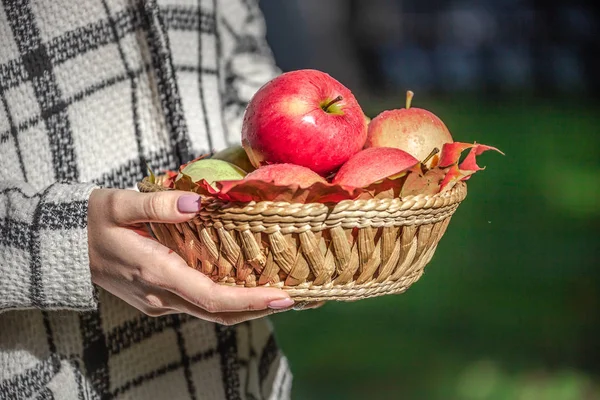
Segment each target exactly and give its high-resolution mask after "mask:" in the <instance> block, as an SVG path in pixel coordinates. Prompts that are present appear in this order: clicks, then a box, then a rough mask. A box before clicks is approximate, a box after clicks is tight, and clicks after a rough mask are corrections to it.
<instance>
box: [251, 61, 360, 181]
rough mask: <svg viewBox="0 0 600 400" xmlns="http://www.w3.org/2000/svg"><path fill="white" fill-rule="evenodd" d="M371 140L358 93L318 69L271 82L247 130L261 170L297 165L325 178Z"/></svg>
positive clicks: (256, 101)
mask: <svg viewBox="0 0 600 400" xmlns="http://www.w3.org/2000/svg"><path fill="white" fill-rule="evenodd" d="M338 97H341V99H338ZM336 99H337V101H336ZM330 103H332V104H330ZM328 104H330V105H329V106H328V107H327V109H325V108H326V106H327V105H328ZM366 138H367V122H366V120H365V117H364V114H363V111H362V109H361V107H360V105H359V104H358V102H357V100H356V98H355V97H354V95H353V94H352V92H351V91H350V90H349V89H348V88H346V87H345V86H344V85H342V84H341V83H340V82H339V81H337V80H335V79H334V78H332V77H331V76H330V75H328V74H326V73H324V72H321V71H317V70H298V71H291V72H287V73H284V74H282V75H280V76H278V77H276V78H274V79H272V80H271V81H269V82H268V83H267V84H265V85H264V86H263V87H262V88H261V89H259V91H258V92H257V93H256V94H255V95H254V97H253V98H252V100H251V101H250V103H249V104H248V107H247V108H246V112H245V114H244V121H243V125H242V145H243V146H244V149H245V150H246V152H247V153H248V157H249V158H250V161H251V162H252V164H253V165H254V166H255V167H257V168H258V167H260V166H262V165H268V164H278V163H291V164H296V165H301V166H304V167H307V168H310V169H311V170H313V171H315V172H317V173H318V174H320V175H327V174H329V173H330V172H332V171H334V170H335V169H337V168H338V167H339V166H341V165H342V164H343V163H344V162H345V161H347V160H348V159H349V158H350V157H351V156H352V155H354V154H355V153H357V152H358V151H360V150H361V149H362V148H363V146H364V144H365V141H366Z"/></svg>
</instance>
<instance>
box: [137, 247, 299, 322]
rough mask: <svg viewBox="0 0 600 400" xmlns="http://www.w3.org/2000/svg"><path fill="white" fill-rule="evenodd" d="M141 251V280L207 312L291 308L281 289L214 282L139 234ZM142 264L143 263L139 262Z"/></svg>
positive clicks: (287, 297) (177, 256)
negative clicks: (141, 243)
mask: <svg viewBox="0 0 600 400" xmlns="http://www.w3.org/2000/svg"><path fill="white" fill-rule="evenodd" d="M139 240H142V241H143V247H142V246H140V248H143V250H144V251H143V252H142V253H143V254H146V255H150V257H148V256H146V257H143V256H142V257H138V258H137V259H136V263H140V265H139V266H138V269H139V270H141V271H142V270H143V271H148V272H147V274H149V275H147V276H146V278H145V279H144V280H145V281H148V282H150V283H152V284H153V285H155V286H160V287H162V288H164V289H166V290H168V291H170V292H172V293H174V294H176V295H177V296H179V297H181V298H183V299H185V300H186V301H187V302H190V303H192V304H194V305H196V306H197V307H200V308H202V309H204V310H206V311H208V312H211V313H218V312H241V311H255V310H264V309H267V308H270V309H282V308H288V307H291V306H292V305H293V304H294V301H293V300H292V299H290V296H289V295H288V294H287V293H286V292H284V291H283V290H281V289H276V288H240V287H233V286H224V285H219V284H216V283H214V282H213V281H212V280H211V279H210V278H209V277H207V276H206V275H204V274H203V273H202V272H200V271H197V270H195V269H193V268H190V267H189V266H188V265H187V264H186V263H185V261H184V260H183V259H182V258H181V257H180V256H179V255H177V254H176V253H174V252H171V251H168V249H167V248H166V247H165V246H163V245H162V244H160V243H158V242H156V241H154V240H151V239H148V238H143V237H139ZM144 263H146V264H147V265H143V264H144Z"/></svg>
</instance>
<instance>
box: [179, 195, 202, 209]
mask: <svg viewBox="0 0 600 400" xmlns="http://www.w3.org/2000/svg"><path fill="white" fill-rule="evenodd" d="M177 209H179V211H181V212H183V213H195V212H197V211H198V210H199V209H200V196H198V195H197V194H185V195H183V196H181V197H180V198H179V199H177Z"/></svg>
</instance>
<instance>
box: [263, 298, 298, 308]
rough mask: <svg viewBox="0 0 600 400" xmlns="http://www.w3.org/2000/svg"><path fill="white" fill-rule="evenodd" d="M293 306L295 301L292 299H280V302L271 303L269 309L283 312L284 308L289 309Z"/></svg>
mask: <svg viewBox="0 0 600 400" xmlns="http://www.w3.org/2000/svg"><path fill="white" fill-rule="evenodd" d="M292 305H294V300H292V299H279V300H273V301H272V302H270V303H269V308H272V309H275V310H281V309H282V308H288V307H291V306H292Z"/></svg>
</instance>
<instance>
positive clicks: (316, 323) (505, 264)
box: [273, 98, 600, 400]
mask: <svg viewBox="0 0 600 400" xmlns="http://www.w3.org/2000/svg"><path fill="white" fill-rule="evenodd" d="M415 100H416V101H415V102H414V103H413V106H414V107H424V108H428V109H429V110H431V111H433V112H435V113H436V114H437V115H439V116H440V117H441V118H442V119H443V120H444V121H445V122H446V124H447V125H448V127H449V128H450V130H451V132H452V133H453V135H454V137H455V140H458V141H466V142H469V141H470V142H472V141H478V142H481V143H485V144H489V145H493V146H496V147H498V148H500V149H501V150H503V151H504V152H505V153H506V156H505V157H502V156H500V155H497V154H492V153H486V154H485V155H483V156H482V157H481V161H482V163H483V164H484V165H487V166H488V168H487V169H486V170H485V171H482V172H480V173H478V174H477V175H476V176H475V177H474V178H473V179H472V180H471V181H470V183H469V195H468V197H467V200H466V201H465V202H464V203H463V204H462V205H461V207H460V208H459V209H458V211H457V212H456V214H455V216H454V218H453V220H452V223H451V224H450V227H449V229H448V232H447V233H446V235H445V237H444V238H443V240H442V242H441V243H440V245H439V247H438V250H437V252H436V255H435V257H434V259H433V260H432V262H431V263H430V264H429V265H428V267H427V268H426V273H425V275H424V276H423V278H422V279H421V280H420V281H419V282H417V283H416V284H415V285H414V286H413V287H412V288H411V289H410V290H408V292H406V293H405V294H402V295H399V296H386V297H381V298H376V299H370V300H364V301H360V302H356V303H351V304H327V305H326V306H325V307H323V308H321V309H318V310H311V311H305V312H291V313H285V314H281V315H277V316H275V317H274V318H273V321H274V323H275V326H276V329H277V337H278V340H279V343H280V344H281V346H282V348H283V350H284V352H285V353H286V354H287V356H288V358H289V359H290V362H291V365H292V368H293V372H294V375H295V380H294V396H293V398H294V399H311V400H318V399H365V398H368V399H371V400H375V399H431V400H436V399H444V400H451V399H466V400H469V399H490V400H495V399H498V400H503V399H542V400H543V399H549V400H570V399H588V398H589V399H600V386H599V385H598V384H597V383H596V384H594V382H598V381H600V345H599V343H600V342H599V341H598V340H597V338H598V337H600V313H598V310H599V309H600V272H599V269H598V266H599V264H600V262H599V258H598V248H599V246H598V239H599V237H598V230H597V226H600V224H599V222H600V201H599V199H598V194H599V185H600V178H598V177H599V175H600V162H599V161H598V154H597V152H598V149H600V113H598V110H599V107H598V106H597V105H595V104H591V105H587V106H585V105H583V104H577V103H576V102H574V101H568V102H567V101H562V102H557V101H539V100H532V99H523V98H516V99H514V98H513V99H510V100H494V101H481V100H479V99H415ZM369 105H370V107H365V109H366V110H367V114H369V115H375V114H376V113H377V112H379V111H381V110H383V109H385V108H392V107H394V106H395V105H393V104H392V103H391V102H389V101H385V100H384V101H373V102H371V103H369Z"/></svg>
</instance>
